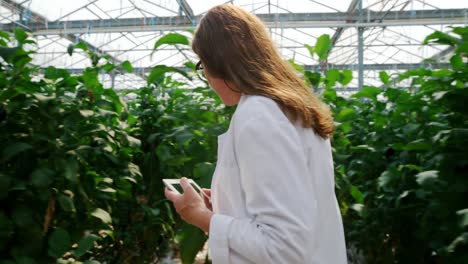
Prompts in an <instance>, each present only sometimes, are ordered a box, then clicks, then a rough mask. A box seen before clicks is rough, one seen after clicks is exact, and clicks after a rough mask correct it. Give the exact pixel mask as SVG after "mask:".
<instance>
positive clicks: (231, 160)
mask: <svg viewBox="0 0 468 264" xmlns="http://www.w3.org/2000/svg"><path fill="white" fill-rule="evenodd" d="M334 187H335V186H334V172H333V159H332V154H331V147H330V141H329V140H324V139H322V138H321V137H319V136H318V135H316V134H315V133H314V132H313V130H312V129H305V128H302V127H301V126H299V125H293V124H292V123H291V122H290V121H289V120H288V119H287V117H286V116H285V115H284V114H283V112H282V111H281V110H280V108H279V107H278V105H277V104H276V103H275V102H274V101H273V100H271V99H268V98H266V97H262V96H247V95H243V96H242V97H241V100H240V102H239V104H238V106H237V109H236V112H235V114H234V116H233V117H232V120H231V123H230V126H229V129H228V131H227V132H226V133H224V134H222V135H220V136H219V138H218V162H217V164H216V170H215V173H214V175H213V181H212V183H211V193H212V205H213V210H214V213H215V214H214V215H213V217H212V219H211V222H210V233H209V242H208V246H209V253H210V255H211V258H212V261H213V263H214V264H229V263H230V264H241V263H257V264H269V263H281V264H294V263H307V264H308V263H320V264H342V263H347V260H346V248H345V240H344V232H343V224H342V221H341V215H340V211H339V208H338V204H337V201H336V197H335V191H334Z"/></svg>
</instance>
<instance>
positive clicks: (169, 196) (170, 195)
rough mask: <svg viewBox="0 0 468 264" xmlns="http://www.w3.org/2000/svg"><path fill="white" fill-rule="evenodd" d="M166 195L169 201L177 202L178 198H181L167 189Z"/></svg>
mask: <svg viewBox="0 0 468 264" xmlns="http://www.w3.org/2000/svg"><path fill="white" fill-rule="evenodd" d="M164 195H165V196H166V198H167V199H169V200H170V201H172V202H175V200H176V199H177V197H178V196H180V194H177V193H175V192H173V191H171V190H169V189H168V188H167V187H166V188H165V190H164Z"/></svg>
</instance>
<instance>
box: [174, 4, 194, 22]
mask: <svg viewBox="0 0 468 264" xmlns="http://www.w3.org/2000/svg"><path fill="white" fill-rule="evenodd" d="M176 1H177V3H178V4H179V7H180V11H184V13H185V15H186V16H187V18H188V19H189V20H190V21H193V19H194V17H195V15H194V14H193V10H192V8H191V7H190V5H189V3H187V1H185V0H176ZM181 13H182V12H179V16H181V15H182V14H181Z"/></svg>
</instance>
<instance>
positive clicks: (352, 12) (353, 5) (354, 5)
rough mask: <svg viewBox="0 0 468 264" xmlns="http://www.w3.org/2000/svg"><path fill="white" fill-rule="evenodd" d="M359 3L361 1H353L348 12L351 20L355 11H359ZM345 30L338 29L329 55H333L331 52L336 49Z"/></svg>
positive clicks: (342, 28)
mask: <svg viewBox="0 0 468 264" xmlns="http://www.w3.org/2000/svg"><path fill="white" fill-rule="evenodd" d="M359 1H361V0H352V1H351V3H350V4H349V7H348V11H347V12H346V13H348V17H349V19H351V18H353V17H354V11H355V10H356V9H357V7H358V3H359ZM345 29H346V28H345V27H339V28H337V29H336V31H335V33H334V34H333V37H332V39H331V42H332V44H331V48H330V50H329V51H328V54H330V53H331V51H332V50H333V47H335V45H336V43H337V42H338V39H339V38H340V37H341V35H342V34H343V32H344V30H345Z"/></svg>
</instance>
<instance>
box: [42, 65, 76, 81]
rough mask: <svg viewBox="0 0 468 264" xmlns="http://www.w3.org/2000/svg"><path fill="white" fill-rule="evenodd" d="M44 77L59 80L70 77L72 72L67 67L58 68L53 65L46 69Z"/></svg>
mask: <svg viewBox="0 0 468 264" xmlns="http://www.w3.org/2000/svg"><path fill="white" fill-rule="evenodd" d="M44 77H45V78H47V79H50V80H57V79H59V78H64V79H66V78H69V77H70V73H69V72H68V71H67V70H65V69H57V68H55V67H53V66H49V67H47V68H46V69H45V72H44Z"/></svg>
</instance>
